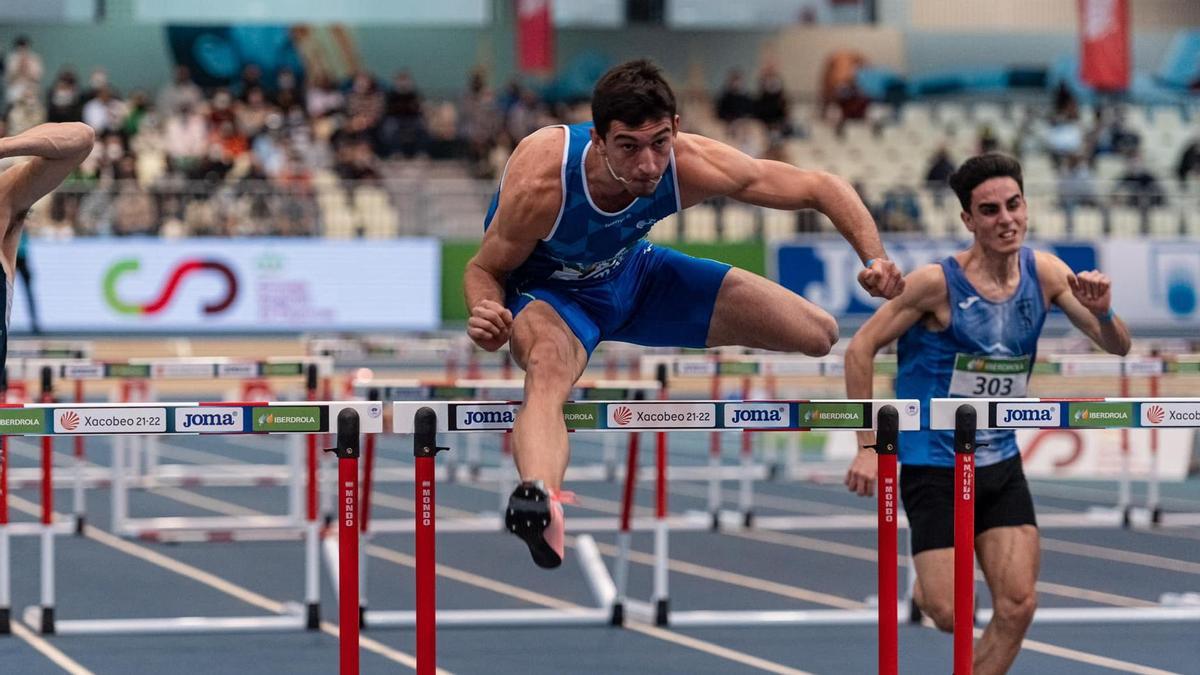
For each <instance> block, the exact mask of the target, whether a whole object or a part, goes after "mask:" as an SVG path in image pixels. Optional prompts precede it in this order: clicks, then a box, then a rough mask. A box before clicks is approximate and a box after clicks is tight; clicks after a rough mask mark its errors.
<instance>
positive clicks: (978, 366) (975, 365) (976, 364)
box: [967, 359, 987, 373]
mask: <svg viewBox="0 0 1200 675" xmlns="http://www.w3.org/2000/svg"><path fill="white" fill-rule="evenodd" d="M986 369H987V361H985V360H984V359H971V360H970V361H967V370H969V371H971V372H973V373H977V372H979V371H981V370H986Z"/></svg>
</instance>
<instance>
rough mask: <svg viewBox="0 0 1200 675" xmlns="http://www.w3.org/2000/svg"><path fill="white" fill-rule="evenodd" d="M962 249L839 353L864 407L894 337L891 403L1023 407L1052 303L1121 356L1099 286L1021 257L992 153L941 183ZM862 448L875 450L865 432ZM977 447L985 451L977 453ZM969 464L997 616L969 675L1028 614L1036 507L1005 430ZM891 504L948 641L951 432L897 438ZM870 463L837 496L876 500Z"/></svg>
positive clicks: (1000, 163)
mask: <svg viewBox="0 0 1200 675" xmlns="http://www.w3.org/2000/svg"><path fill="white" fill-rule="evenodd" d="M950 186H951V187H952V188H953V189H954V192H955V194H956V195H957V196H958V199H959V202H960V203H961V204H962V208H963V213H962V220H963V223H964V224H965V225H966V226H967V229H968V230H970V231H971V233H972V234H974V235H975V243H974V244H973V245H972V246H971V248H969V249H967V250H965V251H962V252H961V253H957V254H955V255H952V256H950V257H948V258H946V259H945V260H942V261H941V262H940V263H937V264H933V265H927V266H925V267H922V268H920V269H918V270H915V271H913V272H912V273H910V274H909V275H908V277H907V281H908V283H907V285H906V286H905V289H904V292H903V293H901V294H900V296H899V297H896V298H895V299H892V300H890V301H888V302H886V303H884V304H883V306H882V307H880V308H879V310H878V311H876V312H875V314H874V316H872V317H871V318H870V319H869V320H868V321H867V322H866V323H864V324H863V325H862V327H861V328H860V329H859V330H858V332H857V333H856V334H855V335H854V339H853V340H851V342H850V345H849V347H848V348H847V350H846V393H847V395H848V396H849V397H850V398H871V395H872V377H873V373H874V362H875V354H876V353H877V352H878V351H879V350H880V349H881V348H882V347H884V346H885V345H887V344H889V343H891V342H892V341H893V340H896V339H899V341H900V342H899V344H898V360H899V371H898V372H897V374H896V395H897V396H899V397H900V398H916V399H920V400H921V401H922V407H921V416H922V418H923V419H922V426H925V427H927V426H928V424H929V408H928V403H929V399H931V398H939V397H946V396H963V397H988V398H995V397H1022V396H1025V395H1026V385H1027V383H1028V381H1029V375H1030V373H1031V371H1032V365H1033V362H1034V359H1035V357H1036V355H1037V354H1036V352H1037V341H1038V336H1039V335H1040V334H1041V331H1042V324H1043V322H1044V321H1045V318H1046V312H1047V310H1048V309H1049V307H1050V305H1051V304H1054V305H1057V306H1058V307H1059V308H1061V309H1062V310H1063V312H1064V313H1066V315H1067V317H1068V318H1069V319H1070V320H1071V323H1073V324H1074V325H1075V326H1076V327H1078V328H1079V330H1081V331H1083V333H1084V334H1086V335H1087V336H1088V337H1090V338H1091V339H1092V340H1093V341H1095V342H1096V344H1098V345H1100V347H1101V348H1103V349H1104V350H1105V351H1108V352H1110V353H1113V354H1125V353H1127V352H1128V351H1129V331H1128V330H1127V329H1126V328H1125V324H1124V323H1123V322H1122V321H1121V320H1120V319H1118V318H1117V317H1116V316H1115V315H1114V314H1113V311H1112V307H1111V302H1112V294H1111V289H1110V282H1109V279H1108V277H1107V276H1105V275H1103V274H1101V273H1100V272H1097V271H1089V272H1081V273H1079V274H1074V273H1072V272H1071V269H1070V268H1069V267H1067V265H1066V263H1064V262H1063V261H1062V260H1060V259H1059V258H1058V257H1056V256H1054V255H1053V254H1050V253H1045V252H1042V251H1033V250H1032V249H1029V248H1026V247H1025V246H1022V243H1023V242H1024V240H1025V232H1026V227H1027V219H1028V214H1027V213H1026V206H1025V195H1024V186H1023V184H1022V180H1021V165H1020V164H1018V163H1017V161H1016V160H1015V159H1012V158H1011V157H1007V156H1004V155H1000V154H995V153H990V154H986V155H980V156H978V157H973V158H971V159H969V160H967V161H966V162H965V163H964V164H963V165H962V167H960V168H959V169H958V171H957V172H955V173H954V175H952V176H951V177H950ZM859 441H860V444H861V445H863V446H866V445H871V444H872V443H874V439H873V438H872V437H871V434H870V433H860V435H859ZM985 444H986V445H985ZM977 446H978V450H977V451H976V453H975V464H976V469H977V470H976V474H975V476H976V486H977V493H976V494H977V496H976V504H975V533H976V534H975V550H976V552H977V555H978V559H979V565H980V567H982V568H983V573H984V576H985V577H986V579H987V584H988V589H989V590H990V591H991V594H992V606H993V608H994V610H995V613H994V615H993V617H992V620H991V623H989V624H988V626H987V629H986V630H985V631H984V634H983V638H982V639H981V640H980V641H979V645H978V647H977V648H976V650H975V671H974V672H975V673H976V674H977V675H986V674H988V673H1003V672H1006V671H1007V670H1008V668H1009V666H1010V665H1011V664H1012V662H1013V659H1015V658H1016V656H1017V652H1018V651H1019V650H1020V646H1021V640H1022V639H1023V637H1024V635H1025V630H1026V629H1027V628H1028V627H1029V622H1030V621H1031V620H1032V619H1033V613H1034V609H1035V608H1036V606H1037V597H1036V593H1035V591H1034V585H1035V583H1036V581H1037V575H1038V564H1039V557H1040V552H1039V544H1038V531H1037V522H1036V520H1035V518H1034V513H1033V499H1032V497H1031V496H1030V493H1029V486H1028V484H1027V483H1026V481H1025V475H1024V473H1023V471H1022V470H1021V454H1020V451H1019V450H1018V448H1017V444H1016V439H1015V436H1014V434H1013V432H1012V431H997V430H981V431H979V433H978V435H977ZM900 463H901V472H900V496H901V499H902V500H903V501H904V509H905V512H906V513H907V514H908V521H909V527H910V528H911V534H912V550H913V560H914V562H915V564H916V569H917V586H916V589H915V591H914V594H915V599H916V601H917V604H918V606H919V607H920V608H921V610H922V611H924V612H925V613H926V614H927V615H928V616H929V617H930V618H932V619H933V621H934V623H936V624H937V627H938V628H939V629H941V630H943V631H947V632H952V631H953V630H954V597H953V591H954V589H953V584H952V579H953V578H954V573H953V570H954V548H953V547H954V520H953V519H954V490H953V471H954V469H953V467H954V434H953V432H949V431H944V432H943V431H920V432H905V433H904V434H903V437H902V438H901V442H900ZM875 474H876V457H875V454H874V453H873V452H872V451H870V450H866V449H863V450H860V451H859V453H858V455H857V456H856V457H855V459H854V461H853V463H852V464H851V466H850V470H849V472H848V473H847V475H846V485H847V487H849V488H850V490H852V491H854V492H857V493H858V494H860V495H864V496H865V495H870V494H872V493H873V491H874V483H875Z"/></svg>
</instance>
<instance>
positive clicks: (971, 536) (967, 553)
mask: <svg viewBox="0 0 1200 675" xmlns="http://www.w3.org/2000/svg"><path fill="white" fill-rule="evenodd" d="M954 485H955V490H956V494H955V499H954V673H955V675H971V669H972V667H973V666H972V662H973V661H974V651H975V408H973V407H972V406H970V405H960V406H959V407H958V410H956V411H955V413H954Z"/></svg>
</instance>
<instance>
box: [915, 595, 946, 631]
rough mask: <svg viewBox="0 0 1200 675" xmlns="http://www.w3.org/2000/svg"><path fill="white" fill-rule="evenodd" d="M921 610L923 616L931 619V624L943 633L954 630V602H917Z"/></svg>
mask: <svg viewBox="0 0 1200 675" xmlns="http://www.w3.org/2000/svg"><path fill="white" fill-rule="evenodd" d="M919 604H920V607H921V611H922V612H924V613H925V616H927V617H929V619H930V620H931V621H933V625H935V626H937V629H938V630H940V631H942V632H943V633H953V632H954V603H952V602H930V601H928V600H926V601H925V602H922V603H919Z"/></svg>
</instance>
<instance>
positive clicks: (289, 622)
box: [22, 603, 305, 635]
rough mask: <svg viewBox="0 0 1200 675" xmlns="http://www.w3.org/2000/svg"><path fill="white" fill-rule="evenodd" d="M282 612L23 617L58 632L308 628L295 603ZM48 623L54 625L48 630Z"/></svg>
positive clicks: (32, 610) (33, 610)
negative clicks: (149, 616)
mask: <svg viewBox="0 0 1200 675" xmlns="http://www.w3.org/2000/svg"><path fill="white" fill-rule="evenodd" d="M287 610H288V612H287V613H286V614H282V615H279V616H237V617H204V616H187V617H163V618H150V619H67V620H61V621H55V619H54V609H53V608H45V607H36V606H35V607H27V608H26V609H25V612H24V616H23V617H22V618H23V620H24V623H25V624H26V625H27V626H29V627H30V628H39V627H40V629H41V632H42V633H44V634H51V633H52V634H55V635H154V634H169V633H234V632H239V633H240V632H280V631H300V630H304V628H305V626H304V616H303V613H302V612H300V611H299V607H298V606H297V605H295V604H293V603H289V604H288V605H287ZM47 626H48V627H49V628H50V630H49V631H47V630H46V628H47Z"/></svg>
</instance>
